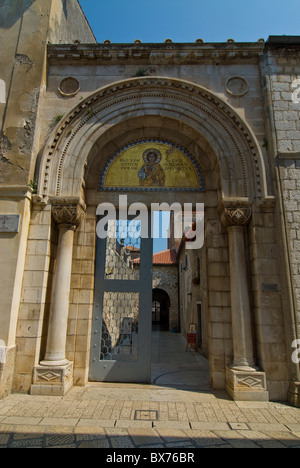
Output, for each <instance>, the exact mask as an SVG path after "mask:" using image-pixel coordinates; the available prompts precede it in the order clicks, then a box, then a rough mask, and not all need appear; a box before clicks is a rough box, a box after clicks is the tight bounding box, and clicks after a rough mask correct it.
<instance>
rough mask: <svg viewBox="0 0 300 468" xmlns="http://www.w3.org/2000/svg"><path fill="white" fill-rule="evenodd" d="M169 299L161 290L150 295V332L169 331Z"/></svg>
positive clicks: (156, 290) (155, 290)
mask: <svg viewBox="0 0 300 468" xmlns="http://www.w3.org/2000/svg"><path fill="white" fill-rule="evenodd" d="M169 310H170V297H169V295H168V293H166V291H163V290H162V289H158V288H156V289H154V290H153V293H152V331H169Z"/></svg>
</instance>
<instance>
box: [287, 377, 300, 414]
mask: <svg viewBox="0 0 300 468" xmlns="http://www.w3.org/2000/svg"><path fill="white" fill-rule="evenodd" d="M288 402H289V403H290V404H291V405H293V406H295V407H296V408H300V382H290V386H289V391H288Z"/></svg>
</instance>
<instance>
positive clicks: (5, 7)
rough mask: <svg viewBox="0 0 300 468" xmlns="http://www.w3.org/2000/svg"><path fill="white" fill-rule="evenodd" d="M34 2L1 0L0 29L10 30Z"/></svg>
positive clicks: (30, 0)
mask: <svg viewBox="0 0 300 468" xmlns="http://www.w3.org/2000/svg"><path fill="white" fill-rule="evenodd" d="M35 1H36V0H13V1H11V0H4V1H3V0H2V2H1V6H0V28H6V29H9V28H11V27H12V26H13V25H14V24H15V23H16V22H17V21H18V20H19V19H20V18H21V17H22V16H23V14H24V13H25V11H26V10H28V8H30V7H31V5H32V4H33V3H34V2H35Z"/></svg>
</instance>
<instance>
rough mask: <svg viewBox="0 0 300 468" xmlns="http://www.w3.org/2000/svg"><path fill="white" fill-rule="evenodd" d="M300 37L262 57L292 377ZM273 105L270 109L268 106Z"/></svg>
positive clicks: (299, 266) (299, 329) (299, 303)
mask: <svg viewBox="0 0 300 468" xmlns="http://www.w3.org/2000/svg"><path fill="white" fill-rule="evenodd" d="M299 45H300V44H299V41H298V38H297V37H296V38H287V39H285V38H279V39H278V40H277V38H273V40H272V41H271V43H270V44H268V47H267V50H266V54H265V58H264V72H265V76H266V83H265V84H266V90H265V104H266V108H267V110H266V114H267V115H268V117H269V118H268V120H267V123H268V125H267V127H268V146H269V153H270V157H271V161H272V164H273V168H274V175H275V180H276V191H277V200H278V206H277V208H278V211H277V218H278V235H279V245H280V247H281V251H280V254H281V265H282V268H283V276H282V280H283V289H284V313H285V330H286V337H287V342H286V350H287V351H286V352H287V355H288V364H289V368H290V374H291V375H292V376H293V381H299V380H300V369H299V365H297V364H295V363H292V360H291V355H292V351H293V349H292V343H293V341H294V340H295V339H297V338H299V337H300V236H299V228H300V217H299V211H300V196H299V189H300V184H299V179H300V124H299V122H300V81H299V79H300V51H299ZM270 109H272V111H270Z"/></svg>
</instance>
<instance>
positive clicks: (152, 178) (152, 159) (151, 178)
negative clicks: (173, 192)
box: [138, 148, 166, 187]
mask: <svg viewBox="0 0 300 468" xmlns="http://www.w3.org/2000/svg"><path fill="white" fill-rule="evenodd" d="M143 160H144V161H145V165H144V166H143V167H142V168H141V169H140V170H139V173H138V176H139V179H140V186H141V187H164V185H165V180H166V176H165V173H164V170H163V168H162V167H161V165H160V161H161V160H162V155H161V153H160V151H158V150H157V149H155V148H150V149H147V150H146V151H145V152H144V154H143Z"/></svg>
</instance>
